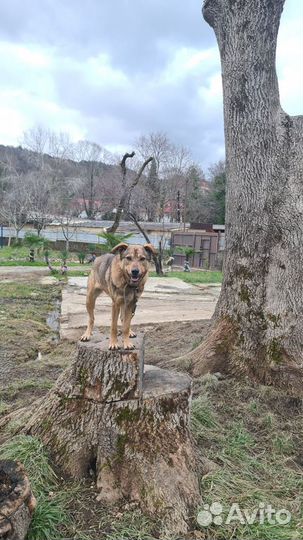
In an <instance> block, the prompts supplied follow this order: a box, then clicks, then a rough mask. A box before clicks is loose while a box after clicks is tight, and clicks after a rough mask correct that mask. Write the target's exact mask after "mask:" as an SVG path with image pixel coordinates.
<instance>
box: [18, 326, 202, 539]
mask: <svg viewBox="0 0 303 540" xmlns="http://www.w3.org/2000/svg"><path fill="white" fill-rule="evenodd" d="M143 341H144V340H143V336H142V335H140V336H139V337H137V338H136V340H135V341H134V343H135V346H136V349H135V350H133V351H124V350H120V351H109V350H108V339H107V340H105V339H101V336H100V334H99V335H97V336H95V337H94V339H93V340H92V341H90V342H88V343H84V342H80V343H79V344H78V352H77V356H76V358H75V359H74V361H73V362H72V364H71V366H70V367H69V368H68V369H67V370H66V371H65V372H64V373H63V374H62V375H61V376H60V378H59V379H58V381H57V383H56V385H55V387H54V388H53V389H52V390H51V391H50V393H49V394H48V397H47V398H46V400H45V402H44V403H43V404H42V405H41V406H40V408H39V409H38V410H37V411H36V413H35V414H34V415H33V417H32V418H31V420H30V422H29V423H28V424H27V426H26V428H25V430H26V432H27V433H30V434H32V435H36V436H39V438H40V439H41V440H42V441H43V442H44V444H45V445H47V446H48V448H49V449H50V452H51V455H52V457H53V459H54V461H55V462H56V463H57V465H58V466H59V467H60V469H61V470H62V471H63V472H65V473H66V474H68V475H70V476H72V477H74V478H85V477H87V476H88V475H89V474H91V471H94V473H95V475H96V484H97V488H98V491H99V496H98V500H103V501H107V502H116V501H118V500H119V499H121V498H127V499H128V500H132V501H138V502H139V503H140V506H141V508H142V510H143V511H146V512H148V513H150V514H152V515H156V516H158V517H159V518H161V520H162V523H163V529H162V532H164V531H166V532H169V533H170V534H174V533H177V534H179V533H185V532H186V531H187V530H188V522H189V518H190V516H191V515H192V512H193V511H194V508H195V506H196V505H197V504H198V502H199V487H198V475H197V463H196V457H195V452H194V449H193V446H192V442H191V438H190V434H189V431H188V417H189V403H190V398H191V380H190V379H189V377H188V376H186V375H184V374H180V373H173V372H169V371H167V370H163V369H159V368H155V367H153V366H145V369H144V367H143V364H144V358H143V356H144V347H143V345H144V344H143Z"/></svg>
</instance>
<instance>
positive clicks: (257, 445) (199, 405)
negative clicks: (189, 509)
mask: <svg viewBox="0 0 303 540" xmlns="http://www.w3.org/2000/svg"><path fill="white" fill-rule="evenodd" d="M212 377H213V376H212ZM200 383H201V385H202V386H200V391H201V395H200V396H199V397H198V398H197V399H196V400H194V401H193V404H192V411H191V429H192V432H193V434H194V436H195V438H196V440H197V443H198V445H199V447H200V449H201V456H202V459H203V457H206V458H207V459H208V460H210V461H211V462H212V463H213V464H214V466H213V469H212V470H211V471H210V472H208V473H207V474H205V475H204V476H203V478H202V485H201V491H202V494H203V503H204V504H207V505H208V507H207V508H206V509H207V510H209V507H211V505H212V504H214V503H220V504H221V506H222V513H221V514H220V517H221V518H222V522H221V523H219V524H216V523H214V522H212V523H211V524H209V525H206V526H204V527H203V526H200V529H201V533H202V534H203V538H204V539H205V540H226V539H227V538H239V539H241V540H255V539H260V540H264V539H265V540H299V539H300V538H301V537H302V534H301V533H302V529H303V520H302V512H301V507H302V503H303V495H302V494H303V470H302V467H301V465H297V459H298V460H299V461H298V463H301V461H300V459H301V458H300V456H298V451H299V452H300V448H301V447H302V443H303V441H302V439H303V429H302V428H303V419H302V414H300V413H299V412H298V411H297V412H294V411H293V410H292V409H291V408H290V409H289V407H291V406H292V405H291V401H290V400H289V399H288V398H287V397H283V395H281V393H279V392H278V391H276V390H274V389H270V391H268V392H267V393H265V392H262V388H258V387H257V388H255V387H253V386H250V385H249V384H245V383H244V382H243V383H237V382H236V381H234V380H225V381H224V380H223V381H219V382H218V383H217V384H210V376H206V377H205V387H204V388H203V378H202V379H201V380H200ZM284 402H285V403H284ZM293 433H295V434H296V435H297V439H296V444H295V443H294V437H293ZM233 504H237V505H239V508H240V510H241V512H242V517H243V516H244V518H245V515H244V511H246V512H248V513H249V514H250V515H253V513H254V512H256V516H255V519H254V520H253V522H252V523H251V524H249V523H248V522H247V521H246V520H245V519H244V521H243V522H242V523H241V522H240V520H239V519H237V520H232V521H231V522H230V523H226V519H227V517H228V515H229V512H230V510H231V508H232V505H233ZM268 505H271V506H272V508H275V509H276V510H282V509H286V510H287V511H289V512H290V514H291V520H290V522H289V523H285V524H283V525H282V524H281V523H279V522H277V521H275V519H274V520H273V522H270V521H268V520H267V518H266V517H265V520H264V522H263V523H262V520H261V519H260V512H261V511H262V508H263V507H265V508H267V506H268ZM260 509H261V510H260ZM201 510H205V508H204V507H202V508H201ZM213 517H214V516H213ZM197 527H198V525H197ZM300 531H301V532H300Z"/></svg>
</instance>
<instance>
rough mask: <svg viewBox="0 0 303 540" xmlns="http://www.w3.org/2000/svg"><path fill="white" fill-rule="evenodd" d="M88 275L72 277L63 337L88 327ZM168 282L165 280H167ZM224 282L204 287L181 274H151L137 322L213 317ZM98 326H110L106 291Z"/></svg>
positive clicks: (74, 335)
mask: <svg viewBox="0 0 303 540" xmlns="http://www.w3.org/2000/svg"><path fill="white" fill-rule="evenodd" d="M86 282H87V278H83V277H77V278H69V280H68V284H67V285H66V286H65V287H64V290H63V293H62V305H61V326H60V334H61V337H62V338H63V339H69V340H71V341H74V340H78V339H79V337H80V335H81V333H82V331H83V330H84V328H85V327H86V323H87V314H86V308H85V296H86ZM163 282H164V283H163ZM219 291H220V285H214V286H212V287H208V288H207V289H205V290H204V291H203V289H202V290H201V289H200V288H198V287H195V286H192V285H190V284H187V283H184V282H183V281H181V280H179V279H177V278H165V279H163V278H162V279H161V278H149V281H148V283H147V286H146V288H145V291H144V293H143V295H142V297H141V298H140V300H139V303H138V307H137V311H136V314H135V317H134V318H133V324H134V325H147V324H153V323H161V322H163V323H164V322H173V321H194V320H203V319H210V318H211V317H212V315H213V312H214V309H215V306H216V302H217V297H218V294H219ZM95 319H96V326H106V327H108V326H110V323H111V299H110V298H109V297H108V296H106V295H105V294H102V295H101V296H100V297H99V298H98V300H97V303H96V310H95Z"/></svg>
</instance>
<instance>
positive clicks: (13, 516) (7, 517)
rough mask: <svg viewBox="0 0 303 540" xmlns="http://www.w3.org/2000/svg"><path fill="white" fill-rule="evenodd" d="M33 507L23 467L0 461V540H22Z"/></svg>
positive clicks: (8, 461) (33, 502) (17, 463)
mask: <svg viewBox="0 0 303 540" xmlns="http://www.w3.org/2000/svg"><path fill="white" fill-rule="evenodd" d="M35 506H36V499H35V497H34V496H33V494H32V492H31V488H30V483H29V480H28V477H27V475H26V473H25V470H24V467H23V465H21V463H19V462H18V461H11V460H0V538H5V539H7V540H24V538H25V536H26V534H27V531H28V528H29V525H30V522H31V519H32V513H33V510H34V508H35Z"/></svg>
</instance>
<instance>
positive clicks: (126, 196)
mask: <svg viewBox="0 0 303 540" xmlns="http://www.w3.org/2000/svg"><path fill="white" fill-rule="evenodd" d="M134 155H135V152H132V153H131V154H124V156H123V159H122V161H121V164H120V165H121V168H122V185H124V184H123V182H125V176H123V175H124V171H125V175H126V165H125V162H126V160H127V159H128V158H129V157H134ZM153 159H154V158H153V157H149V158H147V159H146V160H145V161H144V163H143V165H142V167H141V168H140V170H139V171H138V173H137V175H136V176H135V178H134V180H133V181H132V182H131V184H130V185H128V186H127V185H126V184H125V185H124V190H123V193H122V196H121V198H120V201H119V204H118V208H117V213H116V216H115V220H114V223H113V224H112V225H111V226H110V227H108V228H107V229H106V232H108V233H114V232H116V230H117V229H118V227H119V223H120V220H121V216H122V212H123V211H124V210H125V207H126V206H129V200H130V198H131V194H132V191H133V189H134V188H135V187H136V185H137V184H138V182H139V180H140V178H141V176H142V174H143V172H144V169H145V167H147V165H148V164H149V163H150V162H151V161H152V160H153Z"/></svg>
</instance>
